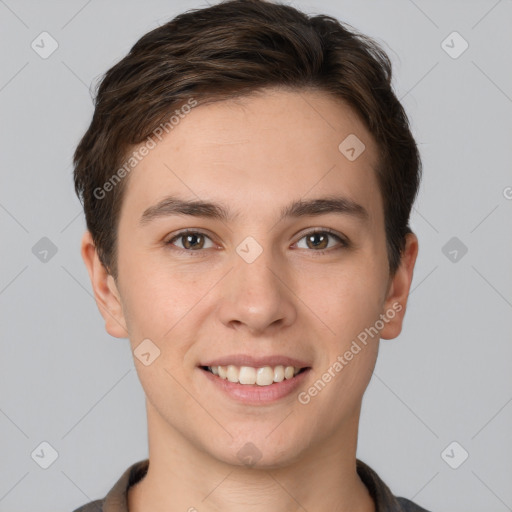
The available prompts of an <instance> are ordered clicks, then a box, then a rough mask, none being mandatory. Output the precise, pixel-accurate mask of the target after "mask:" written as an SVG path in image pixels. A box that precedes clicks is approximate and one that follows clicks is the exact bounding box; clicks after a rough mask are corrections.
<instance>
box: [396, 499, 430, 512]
mask: <svg viewBox="0 0 512 512" xmlns="http://www.w3.org/2000/svg"><path fill="white" fill-rule="evenodd" d="M396 500H397V501H398V503H399V504H400V507H401V509H400V510H401V511H403V512H429V511H428V510H426V509H424V508H422V507H420V506H419V505H416V503H413V502H412V501H410V500H408V499H406V498H397V499H396Z"/></svg>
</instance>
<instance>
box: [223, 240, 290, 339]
mask: <svg viewBox="0 0 512 512" xmlns="http://www.w3.org/2000/svg"><path fill="white" fill-rule="evenodd" d="M274 254H275V251H273V250H272V248H271V247H263V245H262V244H260V243H259V242H257V241H256V240H255V239H254V238H253V237H247V238H246V239H244V240H243V241H242V242H241V243H240V244H239V245H238V246H237V247H236V254H233V258H234V261H233V263H234V266H233V270H232V271H231V272H230V273H229V277H228V283H227V284H228V285H227V289H225V293H224V294H223V295H224V297H223V299H222V305H221V308H220V314H221V320H222V321H223V322H224V323H225V324H230V323H231V324H245V325H246V327H247V328H248V329H249V330H251V331H262V330H264V329H266V328H267V327H269V326H270V325H272V324H278V323H279V324H280V325H288V324H289V323H291V322H293V321H294V319H295V316H296V311H295V306H294V303H293V298H292V294H291V293H290V291H289V290H288V288H287V287H286V286H284V285H283V283H282V281H285V282H286V275H280V274H281V273H282V270H280V269H281V268H282V266H281V265H280V262H279V261H278V260H277V259H276V258H275V257H274ZM276 274H277V275H278V276H279V277H277V276H276Z"/></svg>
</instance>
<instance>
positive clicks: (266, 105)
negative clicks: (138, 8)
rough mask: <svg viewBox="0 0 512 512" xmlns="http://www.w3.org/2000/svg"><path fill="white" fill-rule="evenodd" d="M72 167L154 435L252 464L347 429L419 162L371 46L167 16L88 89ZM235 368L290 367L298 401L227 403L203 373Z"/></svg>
mask: <svg viewBox="0 0 512 512" xmlns="http://www.w3.org/2000/svg"><path fill="white" fill-rule="evenodd" d="M74 163H75V174H74V176H75V189H76V192H77V194H78V195H79V197H80V199H81V200H82V202H83V205H84V210H85V216H86V222H87V232H86V234H85V235H84V239H83V244H82V255H83V257H84V260H85V262H86V265H87V268H88V270H89V274H90V277H91V280H92V283H93V287H94V290H95V296H96V300H97V303H98V306H99V307H100V311H101V312H102V315H103V316H104V319H105V323H106V328H107V331H108V332H109V333H110V334H112V335H113V336H116V337H120V338H122V337H128V338H130V342H131V345H132V349H133V350H134V351H135V352H136V351H137V347H139V346H140V344H141V342H142V341H143V340H145V339H149V340H151V345H148V346H150V347H152V348H151V351H153V353H154V354H157V353H158V354H159V355H158V357H157V358H155V359H154V361H152V362H151V364H149V365H147V366H146V365H145V364H143V363H142V362H141V361H140V360H138V359H137V358H136V361H135V362H136V365H137V370H138V372H139V377H140V379H141V382H142V385H143V387H144V389H145V392H146V395H147V398H148V411H149V413H150V414H153V419H152V421H153V422H154V424H155V425H156V424H157V423H158V424H159V425H160V427H161V428H160V431H162V430H164V429H170V430H172V431H173V432H174V433H179V435H181V436H182V437H183V438H184V439H187V440H189V441H190V442H191V445H194V446H196V447H200V448H202V449H203V450H204V451H206V452H208V453H211V454H212V455H214V456H215V457H216V458H217V459H219V460H224V461H231V462H233V461H235V462H236V453H237V450H238V449H239V448H240V447H243V446H244V445H245V443H248V442H252V443H253V444H254V445H255V446H257V447H258V450H260V452H261V454H262V458H261V464H269V465H270V464H278V463H281V464H284V463H285V462H286V461H291V460H293V459H294V458H297V457H299V455H300V454H301V453H304V451H307V450H308V449H313V448H318V446H319V443H320V440H321V439H326V438H329V436H333V435H335V432H339V431H340V426H341V425H344V426H345V427H346V428H347V429H352V428H354V426H355V425H356V423H357V421H356V420H357V417H358V411H359V407H360V403H361V399H362V396H363V393H364V390H365V389H366V386H367V384H368V382H369V380H370V377H371V373H372V371H373V367H374V364H375V360H376V357H377V352H378V344H379V339H380V338H388V339H389V338H394V337H396V336H397V335H398V334H399V333H400V330H401V325H402V320H403V315H404V313H405V306H406V301H407V295H408V291H409V286H410V283H411V280H412V272H413V267H414V263H415V259H416V254H417V240H416V237H415V236H414V234H413V233H412V232H411V230H410V227H409V216H410V212H411V208H412V204H413V201H414V199H415V196H416V193H417V189H418V185H419V179H420V159H419V155H418V151H417V147H416V144H415V142H414V139H413V137H412V134H411V132H410V128H409V125H408V121H407V117H406V114H405V112H404V110H403V108H402V106H401V105H400V103H399V101H398V99H397V98H396V96H395V94H394V93H393V91H392V88H391V65H390V62H389V60H388V58H387V56H386V54H385V53H384V52H383V51H382V50H381V49H380V47H379V46H378V45H377V44H376V43H374V42H373V41H371V40H370V39H368V38H367V37H365V36H362V35H360V34H358V33H356V31H354V30H353V29H352V28H350V27H348V26H347V25H343V24H341V23H340V22H338V21H337V20H335V19H333V18H331V17H328V16H313V17H308V16H307V15H305V14H303V13H301V12H299V11H297V10H296V9H294V8H292V7H290V6H286V5H277V4H272V3H268V2H263V1H260V0H233V1H228V2H224V3H220V4H218V5H214V6H212V7H208V8H205V9H199V10H195V11H190V12H187V13H184V14H182V15H180V16H178V17H176V18H175V19H174V20H172V21H170V22H169V23H167V24H165V25H163V26H161V27H158V28H157V29H155V30H153V31H151V32H149V33H148V34H146V35H145V36H143V37H142V38H141V39H140V40H139V41H138V42H137V43H136V44H135V45H134V47H133V48H132V49H131V51H130V52H129V54H128V55H127V56H126V57H124V58H123V59H122V60H121V61H120V62H119V63H118V64H116V65H115V66H114V67H112V68H111V69H110V70H109V71H108V72H107V73H106V75H105V76H104V78H103V80H102V81H101V84H100V86H99V88H98V91H97V97H96V104H95V112H94V116H93V120H92V122H91V125H90V126H89V128H88V130H87V132H86V133H85V135H84V137H83V138H82V140H81V141H80V144H79V145H78V147H77V149H76V152H75V157H74ZM171 197H172V200H171V199H170V198H171ZM319 199H320V200H319ZM177 200H181V201H182V203H179V201H177ZM315 200H316V201H315ZM183 202H188V203H189V204H184V203H183ZM191 202H193V203H194V204H190V203H191ZM184 230H188V231H189V234H188V235H186V234H184V233H183V231H184ZM313 231H316V232H317V233H316V234H315V233H313ZM365 329H366V331H365ZM372 329H373V330H372ZM363 332H366V333H367V336H366V339H365V342H364V343H363V338H364V336H362V337H361V333H363ZM370 332H371V333H372V334H371V335H370V334H368V333H370ZM355 340H359V343H357V342H356V345H357V346H359V351H357V349H356V348H353V347H354V344H353V342H354V341H355ZM145 346H146V345H145ZM155 347H156V348H155ZM351 347H352V348H351ZM347 351H352V357H350V356H348V355H347V357H346V358H342V359H343V361H344V362H343V363H342V362H341V360H340V359H339V357H342V356H343V355H344V354H347ZM234 354H244V355H253V356H254V357H256V358H259V357H266V356H274V355H276V354H277V355H279V356H283V355H285V356H287V357H290V358H294V359H296V360H297V361H299V362H302V363H304V367H307V368H308V371H306V372H304V376H303V377H302V382H303V384H302V387H301V388H300V391H301V392H303V393H304V392H306V394H303V395H302V400H300V399H298V398H297V396H298V394H297V393H295V394H293V396H292V395H289V396H287V397H284V398H281V399H280V400H278V401H277V402H274V403H269V404H267V405H264V406H255V405H248V404H243V403H239V402H237V401H236V400H232V399H231V398H226V397H225V396H224V395H222V394H219V393H217V391H216V389H214V388H213V387H212V388H210V387H209V386H210V381H209V380H205V379H210V377H209V376H205V374H204V372H205V370H204V368H202V367H204V366H207V363H211V362H215V361H217V360H219V358H220V359H222V358H224V357H225V356H231V355H234ZM336 361H338V363H339V364H341V365H342V368H341V369H338V368H339V366H336V365H335V363H336ZM325 372H328V373H329V374H330V375H331V378H328V377H325V379H323V378H322V375H324V374H325ZM318 379H320V380H322V382H324V384H325V386H324V387H325V389H324V388H323V387H322V386H321V385H318V386H317V387H316V389H317V392H314V391H312V392H307V390H308V389H310V388H311V386H313V384H314V382H318ZM326 380H327V381H328V382H325V381H326ZM319 388H322V389H319ZM184 390H186V391H184ZM187 393H189V395H187ZM190 394H192V395H193V396H195V397H196V398H197V399H198V402H197V403H196V404H195V405H192V406H191V407H189V409H187V407H186V406H185V403H187V402H188V403H189V404H190ZM308 397H309V398H308ZM312 397H314V400H313V399H312ZM199 402H201V403H203V404H208V407H207V409H208V414H206V412H205V411H206V409H205V408H204V407H202V406H200V405H199ZM306 402H307V403H306ZM283 407H284V409H285V411H286V409H287V408H288V409H290V410H293V411H294V412H295V419H294V420H293V421H292V422H291V423H293V424H291V425H290V424H287V425H286V428H284V429H282V430H281V432H279V430H278V431H276V432H274V433H273V435H272V436H269V432H270V431H271V430H272V428H274V427H275V425H276V424H277V423H278V421H276V420H278V419H282V418H283V417H284V416H285V414H284V413H283ZM184 409H187V410H188V412H187V413H184ZM333 411H334V412H333ZM208 418H209V419H208ZM212 418H216V419H217V423H216V422H212ZM208 422H210V424H208V425H207V423H208ZM220 424H222V425H226V426H227V428H221V426H220ZM155 428H156V427H155ZM211 428H217V429H218V430H219V436H221V438H222V441H220V442H219V440H218V439H216V441H215V443H213V442H212V440H211V438H210V435H209V434H208V432H211Z"/></svg>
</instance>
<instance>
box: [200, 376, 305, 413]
mask: <svg viewBox="0 0 512 512" xmlns="http://www.w3.org/2000/svg"><path fill="white" fill-rule="evenodd" d="M198 369H199V371H200V372H201V373H203V374H204V375H205V377H206V378H207V379H208V380H209V381H210V382H211V383H212V384H213V385H214V386H216V387H217V388H219V389H220V390H222V391H224V393H226V394H227V395H228V396H229V397H230V398H233V399H234V400H237V401H239V402H243V403H245V404H249V405H262V404H270V403H273V402H277V401H278V400H280V399H281V398H284V397H285V396H288V395H291V394H292V393H293V392H294V391H295V390H296V389H297V388H298V387H299V386H300V385H301V383H303V382H304V379H305V378H306V376H307V375H308V373H309V371H310V368H308V369H306V370H304V371H303V372H301V373H298V374H297V375H296V376H295V377H293V378H291V379H285V380H283V381H282V382H274V383H273V384H270V386H258V385H257V384H240V383H238V382H230V381H229V380H225V379H221V378H220V377H218V376H217V375H214V374H213V373H211V372H209V371H207V370H203V369H202V368H198Z"/></svg>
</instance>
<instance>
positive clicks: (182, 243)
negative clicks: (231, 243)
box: [166, 231, 213, 252]
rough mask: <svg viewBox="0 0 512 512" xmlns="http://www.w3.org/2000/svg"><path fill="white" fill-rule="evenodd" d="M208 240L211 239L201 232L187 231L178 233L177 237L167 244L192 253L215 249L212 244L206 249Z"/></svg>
mask: <svg viewBox="0 0 512 512" xmlns="http://www.w3.org/2000/svg"><path fill="white" fill-rule="evenodd" d="M208 240H210V238H209V237H208V236H206V235H205V234H204V233H201V232H200V231H186V232H182V233H178V234H177V235H176V236H175V237H173V238H171V239H170V240H169V241H168V242H166V243H167V244H168V245H175V246H176V247H178V248H179V249H183V250H186V251H189V252H191V251H197V250H200V249H205V248H210V247H213V244H211V243H210V246H208V247H205V245H206V243H207V241H208ZM210 242H211V240H210Z"/></svg>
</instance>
